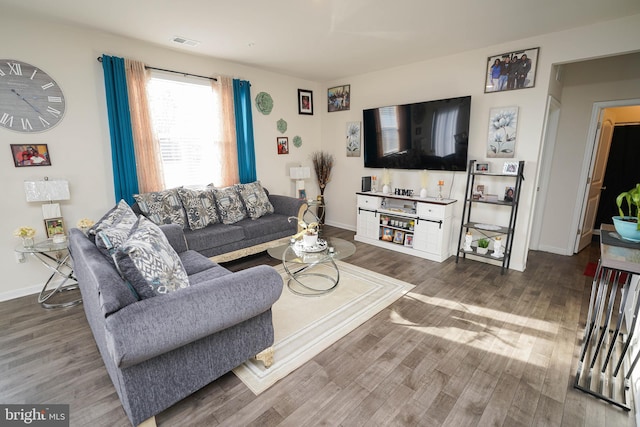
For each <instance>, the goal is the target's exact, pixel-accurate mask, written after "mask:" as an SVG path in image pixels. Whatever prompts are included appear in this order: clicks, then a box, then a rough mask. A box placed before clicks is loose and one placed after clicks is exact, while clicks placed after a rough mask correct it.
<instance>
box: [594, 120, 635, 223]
mask: <svg viewBox="0 0 640 427" xmlns="http://www.w3.org/2000/svg"><path fill="white" fill-rule="evenodd" d="M638 159H640V124H632V125H618V126H615V128H614V131H613V137H612V138H611V148H610V149H609V160H608V162H607V169H606V172H605V175H604V181H603V183H602V192H601V193H600V204H599V206H598V212H597V214H596V222H595V225H594V228H596V229H599V228H600V224H603V223H605V224H610V223H611V217H612V216H615V215H618V208H617V206H616V197H617V196H618V194H620V193H622V192H623V191H627V190H629V189H630V188H631V187H633V186H634V185H635V184H636V183H639V182H640V168H639V167H638Z"/></svg>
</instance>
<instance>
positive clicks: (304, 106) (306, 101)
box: [298, 89, 313, 115]
mask: <svg viewBox="0 0 640 427" xmlns="http://www.w3.org/2000/svg"><path fill="white" fill-rule="evenodd" d="M298 114H309V115H313V92H312V91H310V90H307V89H298Z"/></svg>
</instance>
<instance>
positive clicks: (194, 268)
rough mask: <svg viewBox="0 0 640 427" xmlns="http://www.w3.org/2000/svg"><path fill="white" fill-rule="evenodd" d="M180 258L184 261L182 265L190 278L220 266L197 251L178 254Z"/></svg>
mask: <svg viewBox="0 0 640 427" xmlns="http://www.w3.org/2000/svg"><path fill="white" fill-rule="evenodd" d="M178 256H179V257H180V261H182V265H183V266H184V269H185V271H186V272H187V275H188V276H191V275H192V274H197V273H200V272H201V271H204V270H208V269H210V268H212V267H214V266H216V265H218V264H216V263H214V262H213V261H211V260H210V259H209V258H207V257H206V256H204V255H202V254H201V253H199V252H196V251H191V250H189V251H184V252H180V253H178Z"/></svg>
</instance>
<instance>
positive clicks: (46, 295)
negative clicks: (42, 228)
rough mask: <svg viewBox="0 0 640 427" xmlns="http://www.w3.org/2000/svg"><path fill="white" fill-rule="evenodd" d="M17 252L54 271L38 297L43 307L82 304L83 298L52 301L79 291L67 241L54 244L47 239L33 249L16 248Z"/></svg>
mask: <svg viewBox="0 0 640 427" xmlns="http://www.w3.org/2000/svg"><path fill="white" fill-rule="evenodd" d="M15 251H16V252H18V253H21V254H26V255H31V256H33V257H35V258H36V259H37V260H38V261H40V262H41V263H42V265H44V266H45V267H46V268H48V269H49V270H51V271H52V273H51V276H49V279H47V281H46V283H45V284H44V287H43V288H42V290H41V291H40V294H39V295H38V302H39V303H40V305H42V307H44V308H62V307H72V306H74V305H78V304H80V303H81V302H82V298H77V299H71V300H66V301H63V302H51V301H50V300H51V298H52V297H53V296H55V295H57V294H60V293H63V292H67V291H72V290H76V289H78V282H77V281H76V278H75V276H74V275H73V267H72V265H71V263H70V261H71V259H70V254H69V243H68V242H67V241H65V242H62V243H54V242H53V239H47V240H44V241H42V242H38V243H36V244H35V245H33V246H31V247H24V246H19V247H16V249H15Z"/></svg>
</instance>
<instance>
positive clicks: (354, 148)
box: [347, 122, 362, 157]
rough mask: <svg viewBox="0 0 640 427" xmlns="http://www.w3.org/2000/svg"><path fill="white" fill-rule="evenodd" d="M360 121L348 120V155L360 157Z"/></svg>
mask: <svg viewBox="0 0 640 427" xmlns="http://www.w3.org/2000/svg"><path fill="white" fill-rule="evenodd" d="M361 127H362V126H361V124H360V122H347V157H360V152H361V150H360V147H361V142H360V141H361V138H360V135H361V132H360V129H361Z"/></svg>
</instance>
